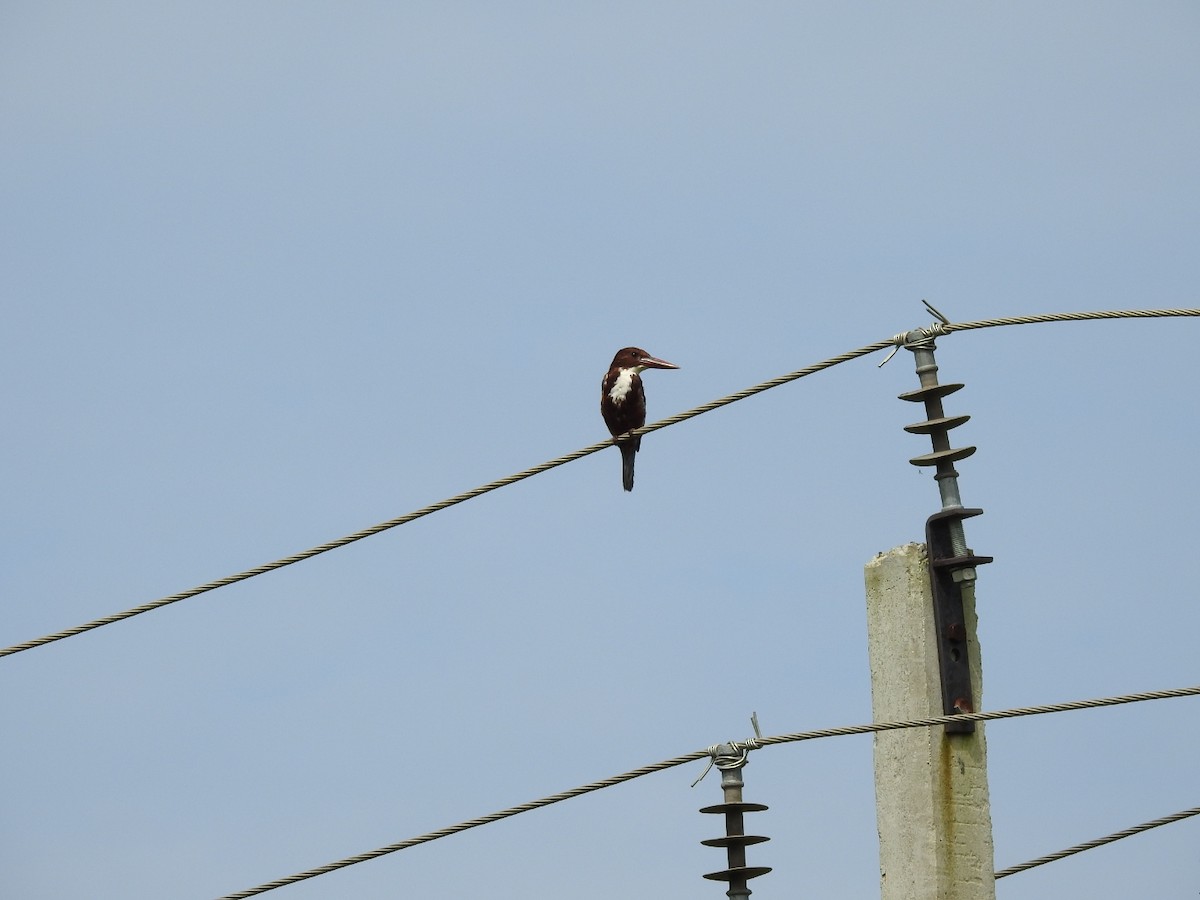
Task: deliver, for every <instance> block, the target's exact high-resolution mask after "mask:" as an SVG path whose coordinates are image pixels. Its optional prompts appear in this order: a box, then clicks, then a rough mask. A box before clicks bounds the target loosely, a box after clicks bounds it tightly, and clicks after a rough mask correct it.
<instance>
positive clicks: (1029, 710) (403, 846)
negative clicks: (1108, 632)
mask: <svg viewBox="0 0 1200 900" xmlns="http://www.w3.org/2000/svg"><path fill="white" fill-rule="evenodd" d="M1194 696H1200V685H1197V686H1195V687H1188V688H1172V689H1170V690H1164V691H1146V692H1143V693H1138V694H1122V695H1120V696H1114V697H1101V698H1098V699H1094V700H1073V701H1069V702H1067V703H1052V704H1049V705H1045V706H1022V707H1016V708H1013V709H1000V710H991V711H989V712H976V713H959V714H956V715H952V716H929V717H927V718H923V719H910V720H907V721H898V722H872V723H869V724H866V725H848V726H844V727H841V728H823V729H820V730H817V731H799V732H795V733H794V734H782V735H777V736H775V737H765V738H755V739H754V741H752V742H744V743H745V745H747V746H749V745H751V744H753V743H755V742H756V743H757V744H758V745H759V746H764V747H765V746H768V745H772V744H788V743H795V742H797V741H808V740H817V739H821V738H828V737H845V736H846V735H851V734H870V733H873V732H879V731H894V730H896V729H900V728H928V727H932V726H936V725H947V724H950V723H957V722H962V721H964V720H969V721H973V722H987V721H990V720H993V719H1013V718H1018V717H1020V716H1037V715H1045V714H1048V713H1060V712H1070V711H1072V710H1077V709H1095V708H1098V707H1103V706H1118V705H1120V704H1123V703H1138V702H1142V701H1146V700H1167V699H1171V698H1175V697H1194ZM718 746H719V745H718ZM715 749H716V748H715V747H710V748H708V749H705V750H697V751H695V752H692V753H685V754H684V755H683V756H676V757H673V758H671V759H666V760H663V761H662V762H658V763H653V764H652V765H648V766H642V767H640V768H637V769H631V770H630V771H628V772H624V773H622V774H620V775H614V776H612V777H611V778H605V779H603V780H602V781H593V782H592V783H590V784H585V785H581V786H579V787H577V788H572V789H571V790H568V791H561V792H559V793H557V794H551V795H550V796H548V797H542V798H541V799H540V800H531V801H529V802H528V803H522V804H521V805H520V806H510V807H509V808H508V809H502V810H500V811H499V812H494V813H491V814H489V815H486V816H480V817H479V818H476V819H468V820H467V821H465V822H459V823H458V824H457V825H450V826H448V827H446V828H440V829H438V830H437V831H430V832H428V833H426V834H422V835H418V836H417V837H414V838H409V839H408V840H404V841H400V842H398V843H395V844H388V845H387V846H385V847H379V848H377V849H375V850H369V851H367V852H366V853H359V854H356V855H355V856H348V857H346V858H345V859H339V860H337V861H335V862H331V863H326V864H325V865H323V866H317V867H316V868H314V869H308V870H306V871H304V872H298V873H296V874H295V875H289V876H287V877H286V878H279V879H276V880H275V881H268V882H267V883H265V884H260V885H259V886H258V887H253V888H250V889H248V890H244V891H239V892H237V893H236V894H228V895H226V896H224V897H220V898H218V900H246V898H248V897H254V896H256V895H258V894H265V893H266V892H267V891H273V890H275V889H276V888H281V887H286V886H287V885H289V884H295V883H297V882H299V881H305V880H307V879H309V878H316V877H317V876H318V875H327V874H329V873H330V872H335V871H337V870H338V869H344V868H346V867H347V866H353V865H355V864H357V863H361V862H367V861H368V860H372V859H378V858H379V857H381V856H387V855H388V854H389V853H395V852H397V851H399V850H407V849H408V848H410V847H415V846H417V845H418V844H426V843H428V842H430V841H436V840H438V839H439V838H444V837H449V836H450V835H452V834H458V833H459V832H461V831H467V830H469V829H471V828H478V827H479V826H481V825H490V824H491V823H493V822H499V821H500V820H501V819H507V818H510V817H512V816H516V815H520V814H521V813H525V812H530V811H532V810H535V809H541V808H542V807H543V806H550V805H551V804H554V803H559V802H561V801H563V800H570V799H572V798H574V797H581V796H583V795H584V794H590V793H591V792H593V791H598V790H602V789H604V788H609V787H613V786H614V785H618V784H622V783H624V782H626V781H632V780H633V779H635V778H640V777H642V776H643V775H650V774H652V773H654V772H661V771H664V770H665V769H670V768H674V767H675V766H681V765H683V764H684V763H689V762H695V761H696V760H699V759H703V758H704V757H706V756H710V755H711V754H712V753H713V752H714V751H715ZM1163 824H1165V823H1163ZM1113 840H1116V838H1113ZM1102 843H1103V842H1102ZM1080 849H1089V848H1088V847H1081V848H1080ZM1075 852H1078V851H1075ZM1046 861H1047V862H1049V861H1050V860H1046ZM1035 863H1036V861H1035ZM997 877H1000V876H999V875H997Z"/></svg>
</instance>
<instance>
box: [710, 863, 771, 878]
mask: <svg viewBox="0 0 1200 900" xmlns="http://www.w3.org/2000/svg"><path fill="white" fill-rule="evenodd" d="M770 871H771V867H770V866H736V867H735V868H732V869H725V870H724V871H723V872H709V873H708V874H707V875H705V876H704V877H705V878H707V879H708V880H709V881H749V880H750V879H751V878H757V877H758V876H759V875H766V874H767V873H768V872H770Z"/></svg>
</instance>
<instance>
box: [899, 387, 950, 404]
mask: <svg viewBox="0 0 1200 900" xmlns="http://www.w3.org/2000/svg"><path fill="white" fill-rule="evenodd" d="M965 387H966V385H965V384H934V385H931V386H929V387H923V388H917V389H916V390H915V391H905V392H904V393H903V394H898V395H897V396H898V397H899V398H900V399H901V400H908V401H910V402H912V403H920V402H921V401H922V400H930V399H932V398H934V397H945V396H946V395H948V394H953V393H954V392H955V391H961V390H962V389H963V388H965Z"/></svg>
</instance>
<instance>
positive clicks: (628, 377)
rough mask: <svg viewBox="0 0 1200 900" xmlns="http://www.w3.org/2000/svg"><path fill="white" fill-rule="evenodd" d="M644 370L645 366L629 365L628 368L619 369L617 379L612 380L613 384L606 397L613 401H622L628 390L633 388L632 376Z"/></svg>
mask: <svg viewBox="0 0 1200 900" xmlns="http://www.w3.org/2000/svg"><path fill="white" fill-rule="evenodd" d="M644 371H646V367H645V366H631V367H630V368H628V369H621V370H620V371H619V372H618V373H617V380H616V381H614V382H613V386H612V388H611V389H610V390H609V392H608V398H609V399H610V400H612V402H613V403H624V402H625V398H626V397H627V396H629V392H630V390H632V388H633V376H634V375H637V374H638V373H639V372H644Z"/></svg>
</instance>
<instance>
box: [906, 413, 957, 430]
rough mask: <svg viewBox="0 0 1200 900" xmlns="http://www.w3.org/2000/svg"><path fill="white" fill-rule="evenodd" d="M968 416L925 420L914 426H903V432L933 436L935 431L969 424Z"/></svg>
mask: <svg viewBox="0 0 1200 900" xmlns="http://www.w3.org/2000/svg"><path fill="white" fill-rule="evenodd" d="M970 420H971V417H970V416H946V417H945V418H944V419H926V420H925V421H924V422H918V423H917V424H915V425H905V426H904V430H905V431H907V432H908V433H909V434H933V433H934V432H935V431H949V430H950V429H951V428H957V427H958V426H959V425H962V424H963V423H964V422H969V421H970Z"/></svg>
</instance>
